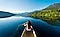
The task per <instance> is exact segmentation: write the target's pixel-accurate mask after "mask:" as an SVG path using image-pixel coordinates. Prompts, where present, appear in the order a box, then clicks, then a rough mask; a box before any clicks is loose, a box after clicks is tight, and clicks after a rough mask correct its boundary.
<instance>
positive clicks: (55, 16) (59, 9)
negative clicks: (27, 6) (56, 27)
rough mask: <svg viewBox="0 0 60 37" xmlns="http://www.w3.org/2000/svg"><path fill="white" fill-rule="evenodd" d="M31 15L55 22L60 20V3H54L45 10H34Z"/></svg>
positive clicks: (50, 22) (51, 22) (48, 21)
mask: <svg viewBox="0 0 60 37" xmlns="http://www.w3.org/2000/svg"><path fill="white" fill-rule="evenodd" d="M29 16H30V17H33V18H37V19H41V20H43V21H45V22H47V23H49V24H53V23H55V22H56V21H57V20H58V21H60V3H54V4H52V5H50V6H48V7H47V8H45V9H43V10H38V11H34V12H32V13H31V14H29Z"/></svg>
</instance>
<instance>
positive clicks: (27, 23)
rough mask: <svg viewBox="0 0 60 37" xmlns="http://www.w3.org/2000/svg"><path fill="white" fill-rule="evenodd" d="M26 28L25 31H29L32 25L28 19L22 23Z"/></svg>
mask: <svg viewBox="0 0 60 37" xmlns="http://www.w3.org/2000/svg"><path fill="white" fill-rule="evenodd" d="M24 26H25V27H26V28H25V29H26V30H27V31H31V29H32V26H31V22H30V21H29V20H28V21H27V22H26V23H25V25H24Z"/></svg>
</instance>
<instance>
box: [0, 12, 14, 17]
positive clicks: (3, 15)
mask: <svg viewBox="0 0 60 37" xmlns="http://www.w3.org/2000/svg"><path fill="white" fill-rule="evenodd" d="M14 15H15V14H12V13H9V12H4V11H0V18H6V17H11V16H14Z"/></svg>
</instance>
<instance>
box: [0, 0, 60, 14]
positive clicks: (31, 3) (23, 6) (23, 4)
mask: <svg viewBox="0 0 60 37" xmlns="http://www.w3.org/2000/svg"><path fill="white" fill-rule="evenodd" d="M53 3H60V0H0V11H7V12H11V13H23V12H32V11H35V10H41V9H44V8H46V7H48V6H49V5H51V4H53Z"/></svg>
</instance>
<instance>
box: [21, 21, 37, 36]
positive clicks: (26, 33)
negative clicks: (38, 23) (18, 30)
mask: <svg viewBox="0 0 60 37" xmlns="http://www.w3.org/2000/svg"><path fill="white" fill-rule="evenodd" d="M30 24H31V22H30V21H27V22H26V23H24V26H25V28H24V30H23V32H22V35H21V37H37V36H36V33H35V31H34V29H33V27H32V25H30Z"/></svg>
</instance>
